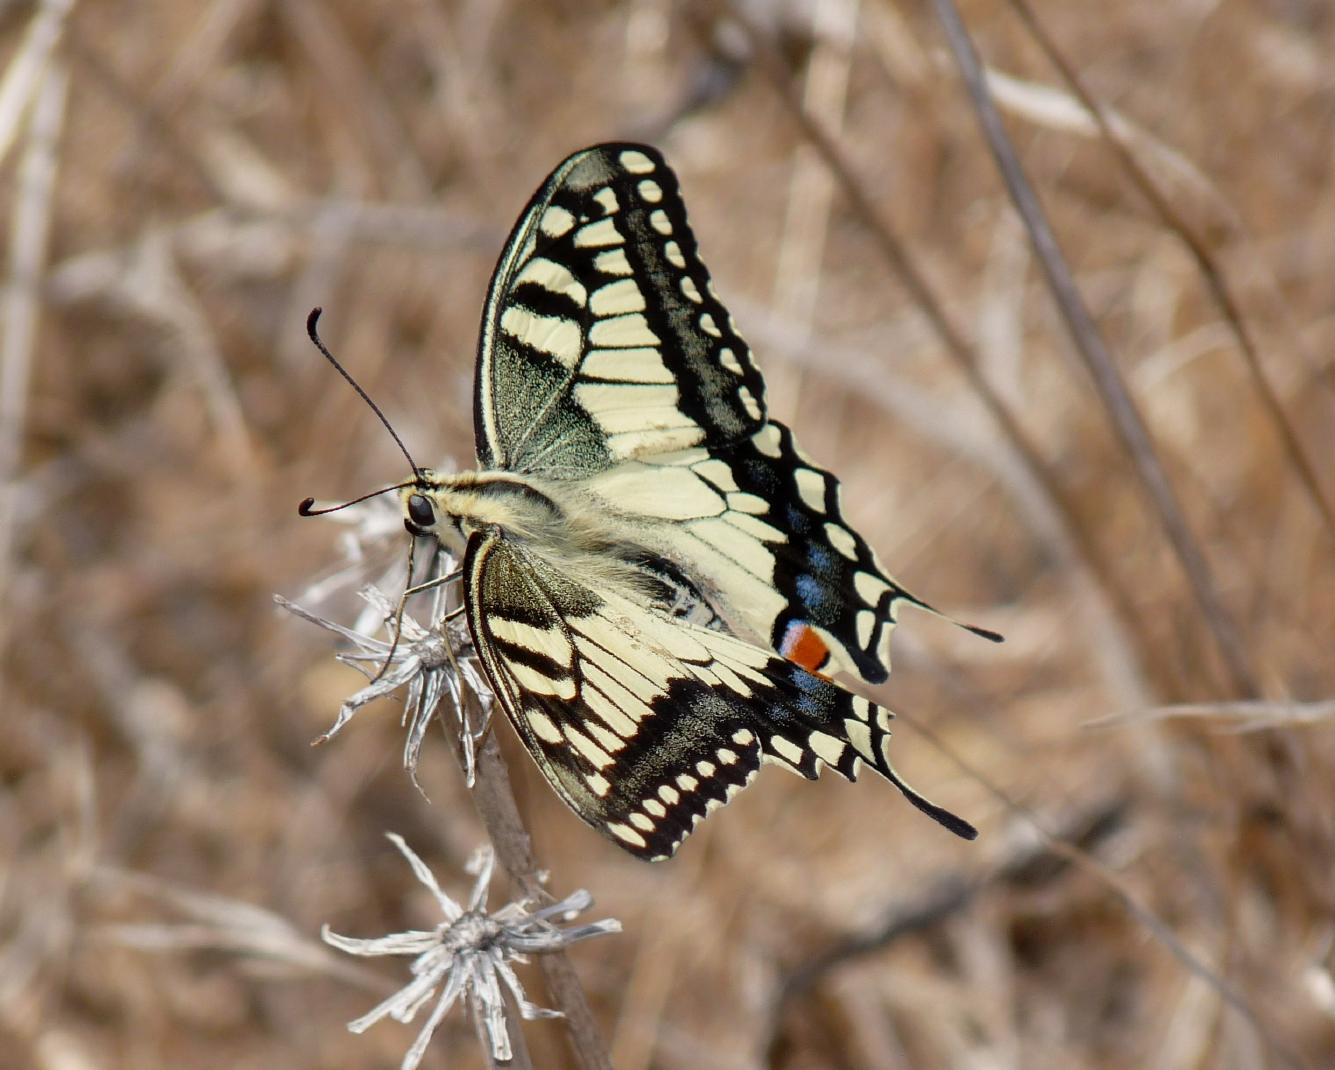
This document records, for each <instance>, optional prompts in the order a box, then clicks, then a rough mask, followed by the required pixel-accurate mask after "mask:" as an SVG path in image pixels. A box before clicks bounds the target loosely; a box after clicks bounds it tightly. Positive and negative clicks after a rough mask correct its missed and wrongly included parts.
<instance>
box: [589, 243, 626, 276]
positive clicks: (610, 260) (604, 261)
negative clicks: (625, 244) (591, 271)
mask: <svg viewBox="0 0 1335 1070" xmlns="http://www.w3.org/2000/svg"><path fill="white" fill-rule="evenodd" d="M593 266H594V267H595V268H597V269H598V270H599V271H601V272H602V273H603V274H604V275H630V274H633V273H634V269H633V268H632V267H631V266H630V261H629V260H627V259H626V250H624V249H608V250H607V251H606V252H603V253H599V254H598V255H597V256H595V257H594V258H593Z"/></svg>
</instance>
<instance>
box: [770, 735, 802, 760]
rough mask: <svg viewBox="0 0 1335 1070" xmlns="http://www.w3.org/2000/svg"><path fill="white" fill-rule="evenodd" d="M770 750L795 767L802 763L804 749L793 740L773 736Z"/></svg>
mask: <svg viewBox="0 0 1335 1070" xmlns="http://www.w3.org/2000/svg"><path fill="white" fill-rule="evenodd" d="M769 745H770V748H771V749H772V750H773V751H774V753H775V754H777V755H778V756H779V757H780V758H782V759H783V760H784V761H786V762H791V763H792V764H793V765H800V764H801V762H802V748H801V747H799V746H798V745H797V744H796V743H794V742H793V741H792V740H791V739H784V738H783V736H771V737H770V741H769Z"/></svg>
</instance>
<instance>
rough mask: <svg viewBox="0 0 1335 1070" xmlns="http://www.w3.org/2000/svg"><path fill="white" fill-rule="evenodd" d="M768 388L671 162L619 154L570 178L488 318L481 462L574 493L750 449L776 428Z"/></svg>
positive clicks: (553, 182)
mask: <svg viewBox="0 0 1335 1070" xmlns="http://www.w3.org/2000/svg"><path fill="white" fill-rule="evenodd" d="M764 389H765V388H764V382H763V380H762V379H761V377H760V373H759V372H758V371H757V370H756V368H755V366H754V365H753V364H752V362H751V356H750V350H749V349H748V347H747V345H746V343H745V342H744V341H742V339H741V337H740V336H738V334H737V332H736V330H735V329H734V328H733V325H732V320H731V317H730V316H729V315H728V312H727V310H726V309H725V308H724V307H723V305H722V304H721V303H720V302H719V300H718V299H717V297H715V296H714V293H713V290H712V289H711V287H710V283H709V273H708V271H707V270H706V269H705V266H704V264H703V263H701V261H700V258H699V255H698V252H697V249H696V243H695V237H694V235H693V234H692V232H691V229H690V227H689V225H688V224H687V221H686V209H685V207H684V205H683V204H682V201H681V196H680V193H679V191H678V186H677V179H676V176H675V175H673V173H672V171H671V169H670V168H669V167H668V166H667V164H666V163H665V162H664V160H663V157H662V156H661V155H660V154H659V153H658V152H657V151H656V150H655V149H652V148H650V147H648V146H645V145H632V144H607V145H598V146H595V147H593V148H590V149H585V150H583V151H582V152H577V153H575V154H574V155H573V156H571V157H569V158H568V159H567V160H566V161H565V162H564V163H562V164H561V165H560V166H559V167H557V168H556V170H555V171H553V172H552V174H551V175H550V176H549V177H548V179H547V181H546V183H544V185H543V186H542V188H541V189H540V190H538V192H537V193H536V194H535V195H534V197H533V199H532V200H531V201H530V203H529V205H528V207H527V209H526V210H525V211H524V213H523V215H522V216H521V217H520V219H519V222H518V223H517V224H516V226H515V229H514V231H513V232H512V233H511V235H510V239H509V242H508V243H507V245H506V247H505V251H504V253H503V254H502V256H501V259H500V261H499V263H498V264H497V266H496V271H495V273H494V275H493V276H492V281H491V287H490V289H489V291H488V297H487V303H486V307H485V309H484V310H483V317H482V332H481V338H480V341H479V351H478V363H477V380H476V383H475V389H474V404H475V410H476V411H475V426H476V435H477V455H478V462H479V464H481V465H482V466H483V467H485V468H503V469H508V470H511V471H516V472H525V473H537V474H541V475H544V476H546V477H548V478H553V479H573V478H581V477H586V476H589V475H591V474H593V473H596V472H599V471H602V470H604V469H606V468H608V467H610V466H612V465H614V464H616V463H618V462H620V461H625V460H628V459H631V458H636V457H644V456H650V455H653V454H655V453H662V452H667V451H671V450H678V449H684V448H688V447H690V446H696V445H708V446H719V445H723V444H726V443H729V442H734V441H739V440H744V439H745V438H747V437H749V436H750V435H752V434H754V433H755V432H756V431H757V430H758V429H759V428H760V427H761V426H762V425H763V423H764V419H765V404H764Z"/></svg>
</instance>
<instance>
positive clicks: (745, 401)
mask: <svg viewBox="0 0 1335 1070" xmlns="http://www.w3.org/2000/svg"><path fill="white" fill-rule="evenodd" d="M474 406H475V409H474V419H475V433H476V438H477V462H478V464H477V470H476V471H472V472H461V473H458V474H453V475H443V474H439V473H436V472H430V471H425V470H418V471H416V472H415V475H414V478H413V479H412V480H411V481H410V482H408V483H406V484H404V485H402V487H401V488H400V493H401V497H402V500H403V507H404V513H405V522H406V524H407V527H408V530H409V531H410V532H411V533H412V534H413V535H415V536H421V537H425V536H434V537H435V538H436V539H438V540H439V541H440V542H441V544H443V545H444V546H445V547H446V548H447V549H448V550H450V551H451V552H453V553H454V554H456V555H457V556H459V557H461V558H462V583H463V592H462V593H463V602H464V606H465V610H466V613H467V617H468V625H469V628H470V630H471V632H472V637H473V642H474V644H475V646H476V649H477V652H478V654H479V657H480V660H481V662H482V665H483V667H484V669H485V671H486V676H487V679H488V681H489V683H490V685H491V688H492V690H493V691H494V692H495V694H496V698H497V701H498V702H499V703H500V705H501V707H502V708H503V709H504V710H505V712H506V714H507V716H508V717H509V719H510V721H511V723H512V724H513V725H514V727H515V730H516V731H517V732H518V733H519V735H520V738H521V739H523V741H524V745H525V746H526V747H527V748H528V751H529V753H530V754H531V755H532V756H533V759H534V760H535V761H536V762H537V763H538V766H539V768H540V769H541V770H542V772H543V774H544V775H545V776H546V778H547V780H548V781H549V782H550V783H551V785H552V787H553V788H554V789H555V790H556V792H557V794H558V795H560V796H561V798H562V799H563V800H565V802H566V804H567V805H568V806H569V807H570V808H571V809H572V810H574V811H575V813H576V814H578V815H579V816H580V817H581V818H582V819H583V820H584V821H586V822H587V823H588V824H590V825H592V826H593V827H594V828H595V829H597V830H598V831H600V832H602V833H603V834H605V835H606V836H608V837H610V838H611V839H612V840H613V841H614V842H616V843H617V844H618V845H619V846H621V847H623V848H625V849H626V850H628V851H630V852H631V853H632V854H635V855H637V856H639V857H641V858H646V859H655V860H656V859H663V858H667V857H669V856H670V855H672V853H673V852H674V851H676V849H677V848H678V846H680V844H681V842H682V841H683V840H684V839H685V838H686V837H687V836H688V835H689V834H690V833H691V831H692V829H694V827H695V826H696V824H697V823H698V822H699V821H700V819H701V818H702V817H704V816H705V815H706V814H707V813H708V812H709V811H710V810H712V809H714V808H716V807H718V806H720V805H722V804H724V803H726V802H728V801H729V800H730V799H731V798H732V797H733V795H735V794H736V793H737V792H738V791H739V790H740V789H741V788H743V787H745V786H746V785H747V784H748V783H749V782H750V781H751V780H752V779H753V778H754V777H755V775H756V773H757V771H758V770H759V768H760V766H761V764H762V763H764V762H772V763H774V764H777V765H781V766H785V767H787V768H788V769H790V770H792V771H793V772H796V773H799V774H801V775H802V776H804V777H807V778H809V779H814V778H815V777H816V776H817V774H818V773H819V771H820V769H821V768H822V766H829V767H831V768H832V769H835V770H836V771H838V772H839V773H841V774H842V775H843V776H845V777H847V778H848V779H849V780H853V779H854V778H855V777H856V776H857V773H858V770H859V768H860V767H861V766H862V765H867V766H870V767H871V768H872V769H874V770H876V772H878V773H880V774H881V775H882V776H884V777H886V778H887V779H889V780H890V781H891V782H892V783H894V784H895V786H896V787H898V788H899V790H900V791H902V792H903V793H904V795H905V796H906V797H907V798H908V800H909V801H910V802H912V803H913V805H914V806H916V807H917V808H918V809H919V810H922V811H923V812H924V813H926V814H929V815H930V816H931V817H933V818H935V819H936V820H937V821H939V822H940V823H941V824H942V825H944V826H945V827H946V828H948V829H950V830H951V831H952V832H955V833H956V834H958V835H960V836H963V837H967V838H972V837H973V836H975V835H976V833H975V831H974V829H973V827H972V826H971V825H969V824H968V823H967V822H966V821H964V820H962V819H961V818H959V817H956V816H955V815H954V814H952V813H950V812H949V811H947V810H945V809H943V808H942V807H939V806H937V805H936V804H934V803H932V802H929V801H928V800H927V799H925V798H924V797H923V796H921V795H919V794H918V793H917V792H916V791H914V790H913V789H912V788H910V787H909V786H908V785H907V784H906V783H905V782H904V781H903V780H902V779H901V778H900V777H899V775H898V774H897V773H896V772H895V769H894V767H893V766H892V765H891V764H890V758H889V742H890V721H891V714H890V713H889V712H888V711H886V710H884V709H881V708H879V707H877V706H876V705H874V704H872V703H871V702H869V701H868V700H867V699H865V698H863V697H861V696H859V695H856V694H853V693H852V692H850V691H847V690H845V689H844V688H843V687H841V686H839V684H837V683H835V682H834V680H833V676H834V674H835V673H838V672H844V673H848V674H851V675H852V676H854V677H857V678H858V679H860V680H862V681H865V682H866V683H869V684H876V683H880V682H881V681H883V680H885V679H886V677H887V675H888V673H889V642H890V631H891V628H892V627H893V626H894V623H895V618H896V613H897V610H898V608H899V606H900V605H901V604H902V603H905V602H908V603H913V604H916V605H923V603H921V602H919V601H918V600H917V599H916V598H914V597H913V596H912V595H910V594H909V593H908V592H906V591H905V590H904V589H903V588H902V587H900V586H899V584H897V583H896V582H895V581H894V580H893V579H891V578H890V576H889V575H887V574H886V571H885V569H884V568H883V567H882V566H881V563H880V562H879V561H878V560H877V558H876V555H875V554H874V553H873V552H872V551H871V549H870V548H869V547H868V546H867V544H866V542H864V541H863V540H862V538H861V537H860V536H859V535H858V534H857V532H855V531H853V529H852V528H850V527H849V526H848V525H847V524H845V523H844V521H843V519H842V517H841V516H840V507H839V483H838V481H837V480H836V479H835V478H834V477H833V476H832V475H831V474H830V473H829V472H827V471H825V470H824V469H822V468H820V467H818V466H817V465H816V464H814V463H813V462H812V461H811V460H810V459H809V458H808V457H807V456H806V454H805V453H804V452H803V451H802V450H801V448H800V447H799V446H798V445H797V443H796V442H795V441H794V439H793V435H792V432H791V431H789V430H788V428H786V427H784V426H783V425H782V424H780V423H777V422H775V421H773V420H771V419H769V418H768V417H767V415H766V411H765V384H764V381H763V380H762V379H761V376H760V372H759V371H758V370H757V369H756V366H755V364H754V363H753V362H752V359H751V353H750V350H749V349H748V348H747V345H746V343H745V342H744V341H742V339H741V337H740V336H739V335H738V334H737V331H736V329H735V328H734V327H733V323H732V319H731V317H730V316H729V315H728V312H727V310H726V309H725V308H724V307H723V305H722V304H721V303H720V302H719V300H718V298H717V297H716V296H715V295H714V291H713V289H712V287H711V286H710V282H709V273H708V272H707V271H706V270H705V266H704V264H702V263H701V262H700V258H699V255H698V253H697V251H696V244H695V238H694V237H693V236H692V233H691V230H690V227H689V226H688V225H687V222H686V211H685V208H684V207H683V205H682V201H681V196H680V194H679V192H678V187H677V180H676V177H675V176H674V175H673V173H672V171H671V170H670V169H669V168H668V166H667V164H666V163H665V162H664V160H663V157H662V156H661V155H659V153H658V152H657V151H656V150H654V149H652V148H649V147H647V146H644V145H632V144H607V145H598V146H595V147H593V148H589V149H585V150H583V151H582V152H577V153H575V154H574V155H573V156H571V157H570V158H569V159H567V160H566V161H565V162H564V163H562V164H561V165H560V166H559V167H557V169H556V170H555V171H553V172H552V174H551V175H550V176H549V177H548V179H547V181H546V182H545V183H544V185H543V186H542V188H541V189H540V190H538V192H537V193H536V194H535V195H534V197H533V199H532V201H531V202H530V203H529V205H528V207H527V208H526V209H525V211H524V213H523V215H522V216H520V218H519V222H518V223H517V224H516V226H515V228H514V231H513V233H512V234H511V235H510V239H509V241H508V243H507V244H506V246H505V251H504V253H503V254H502V256H501V259H500V262H499V263H498V264H497V266H496V271H495V274H494V275H493V277H492V280H491V288H490V291H489V293H488V296H487V302H486V307H485V309H484V310H483V315H482V335H481V339H480V341H479V346H478V359H477V377H476V383H475V388H474ZM984 634H987V633H984Z"/></svg>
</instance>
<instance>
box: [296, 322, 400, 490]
mask: <svg viewBox="0 0 1335 1070" xmlns="http://www.w3.org/2000/svg"><path fill="white" fill-rule="evenodd" d="M322 312H324V309H323V308H319V307H316V308H313V309H311V314H310V315H309V316H307V317H306V333H307V335H309V336H310V340H311V341H312V342H313V343H314V344H315V348H316V349H318V350H319V351H320V355H321V356H323V357H324V359H325V360H327V361H329V363H330V364H332V365H333V366H334V369H335V370H336V371H337V372H338V374H339V375H341V376H343V378H344V379H346V380H347V381H348V385H350V386H351V387H352V389H353V390H355V391H357V394H358V396H360V397H361V399H362V400H363V401H364V402H366V404H368V405H369V406H371V411H372V412H373V413H375V414H376V415H377V416H378V417H380V422H381V423H382V424H384V425H385V430H386V431H388V432H389V436H390V438H392V439H393V440H394V442H395V443H396V444H397V445H398V447H399V449H400V450H402V451H403V455H404V456H405V457H407V458H408V464H409V465H410V466H411V467H412V470H413V475H414V476H418V477H420V476H421V475H422V469H421V468H419V467H418V466H417V462H416V461H414V460H413V455H412V454H411V453H409V452H408V447H407V446H405V445H404V444H403V439H401V438H399V436H398V433H397V432H396V431H395V430H394V428H393V427H391V426H390V423H389V420H387V419H386V418H385V414H384V413H383V412H381V411H380V406H379V405H377V404H376V403H375V402H374V401H372V400H371V395H370V394H368V393H367V392H366V391H365V390H363V389H362V388H361V384H359V383H358V382H357V380H356V379H354V378H353V377H352V375H351V374H350V373H349V372H348V369H347V368H345V367H343V365H342V364H340V363H339V362H338V358H337V357H335V356H334V354H332V353H331V352H329V347H328V346H327V345H325V344H324V342H322V341H321V340H320V332H319V330H318V329H317V326H316V325H317V324H318V323H319V322H320V314H321V313H322ZM360 500H361V499H358V501H360ZM349 504H351V503H349ZM314 515H315V514H314V513H302V516H314Z"/></svg>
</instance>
